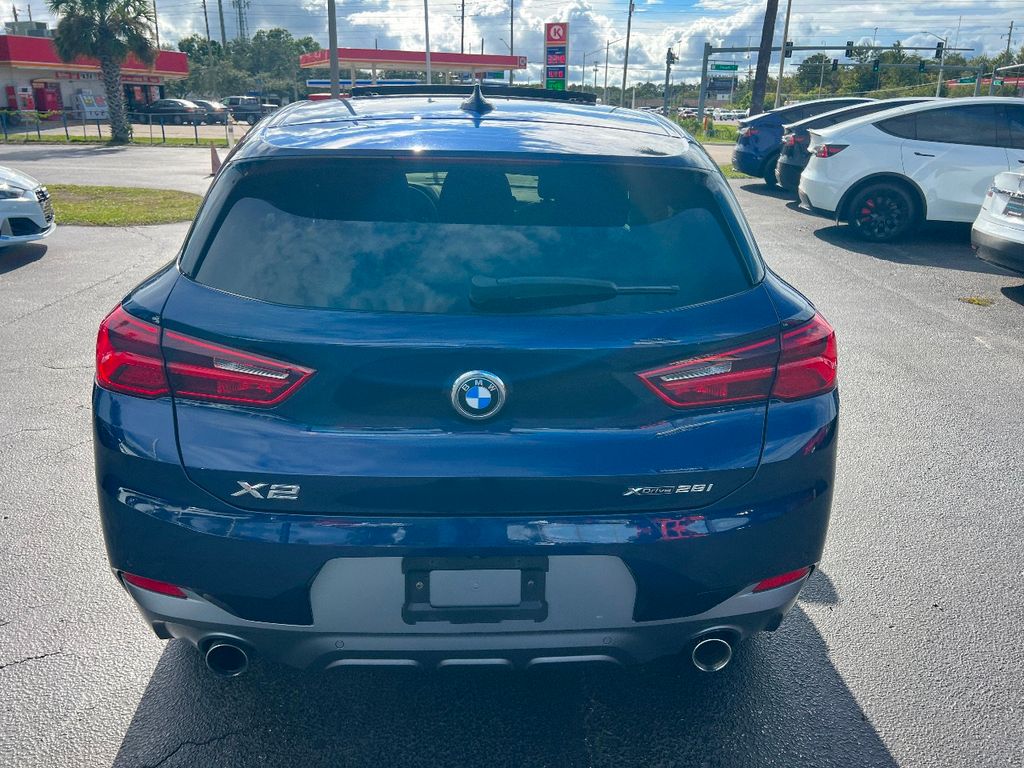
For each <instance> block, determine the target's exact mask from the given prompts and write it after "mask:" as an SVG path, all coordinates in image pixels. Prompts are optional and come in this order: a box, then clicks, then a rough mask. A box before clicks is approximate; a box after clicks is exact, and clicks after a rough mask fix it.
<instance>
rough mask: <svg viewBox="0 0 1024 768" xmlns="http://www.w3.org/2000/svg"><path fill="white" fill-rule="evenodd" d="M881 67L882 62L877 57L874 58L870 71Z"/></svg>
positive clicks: (875, 70)
mask: <svg viewBox="0 0 1024 768" xmlns="http://www.w3.org/2000/svg"><path fill="white" fill-rule="evenodd" d="M881 68H882V62H881V61H879V60H878V59H875V60H874V61H873V62H871V71H872V72H877V71H878V70H880V69H881Z"/></svg>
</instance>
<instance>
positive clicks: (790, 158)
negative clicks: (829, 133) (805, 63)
mask: <svg viewBox="0 0 1024 768" xmlns="http://www.w3.org/2000/svg"><path fill="white" fill-rule="evenodd" d="M922 101H934V97H931V98H929V97H927V96H914V97H907V98H903V99H882V100H880V101H869V102H868V103H867V104H854V105H853V106H852V107H843V108H842V109H835V110H832V111H831V112H825V113H824V114H821V115H815V116H814V117H808V118H805V119H803V120H799V121H797V122H795V123H789V124H787V125H785V126H783V134H782V148H781V151H780V152H779V160H778V162H777V163H776V164H775V178H776V180H777V181H778V183H779V186H780V187H782V188H783V189H785V190H787V191H789V192H794V193H795V192H796V191H797V190H798V189H799V187H800V174H801V173H803V170H804V168H806V167H807V162H808V161H809V160H810V159H811V153H810V151H808V149H807V147H808V145H809V143H810V140H811V129H814V128H827V127H828V126H830V125H838V124H839V123H844V122H846V121H847V120H853V119H854V118H855V117H863V116H864V115H873V114H875V113H876V112H884V111H885V110H887V109H895V108H896V107H903V106H906V105H907V104H918V103H920V102H922Z"/></svg>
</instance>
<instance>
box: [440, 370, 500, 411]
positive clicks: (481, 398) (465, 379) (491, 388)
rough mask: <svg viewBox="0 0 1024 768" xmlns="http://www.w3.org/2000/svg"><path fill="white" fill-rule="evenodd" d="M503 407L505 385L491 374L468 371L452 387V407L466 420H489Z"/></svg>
mask: <svg viewBox="0 0 1024 768" xmlns="http://www.w3.org/2000/svg"><path fill="white" fill-rule="evenodd" d="M503 405H505V384H504V383H503V382H502V380H501V379H499V378H498V377H497V376H495V375H494V374H493V373H488V372H487V371H469V372H468V373H464V374H462V375H461V376H459V378H457V379H456V380H455V383H454V384H453V385H452V406H453V407H454V408H455V410H456V411H458V413H459V414H460V415H462V416H465V417H466V418H467V419H489V418H490V417H491V416H493V415H494V414H496V413H497V412H498V411H500V410H501V407H502V406H503Z"/></svg>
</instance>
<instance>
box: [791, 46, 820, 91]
mask: <svg viewBox="0 0 1024 768" xmlns="http://www.w3.org/2000/svg"><path fill="white" fill-rule="evenodd" d="M831 73H832V59H830V58H829V57H828V55H827V54H824V53H816V54H814V55H813V56H808V57H807V58H806V59H804V60H803V61H801V62H800V66H798V67H797V68H796V82H797V88H798V89H799V90H800V91H803V92H804V93H808V92H810V91H814V92H817V90H818V83H820V82H821V81H822V80H823V79H824V80H825V81H826V82H828V80H827V78H828V77H829V75H831ZM823 76H824V77H823ZM783 86H785V83H783Z"/></svg>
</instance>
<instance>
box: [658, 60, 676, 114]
mask: <svg viewBox="0 0 1024 768" xmlns="http://www.w3.org/2000/svg"><path fill="white" fill-rule="evenodd" d="M675 63H676V55H675V54H674V53H672V49H671V48H669V49H668V50H667V51H666V52H665V99H664V106H663V107H662V113H661V114H663V115H665V116H666V117H668V80H669V77H671V75H672V65H673V64H675Z"/></svg>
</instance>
